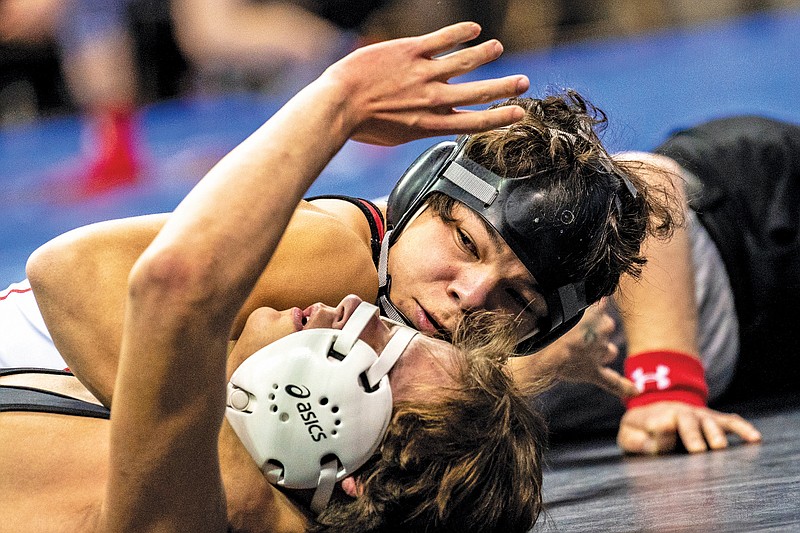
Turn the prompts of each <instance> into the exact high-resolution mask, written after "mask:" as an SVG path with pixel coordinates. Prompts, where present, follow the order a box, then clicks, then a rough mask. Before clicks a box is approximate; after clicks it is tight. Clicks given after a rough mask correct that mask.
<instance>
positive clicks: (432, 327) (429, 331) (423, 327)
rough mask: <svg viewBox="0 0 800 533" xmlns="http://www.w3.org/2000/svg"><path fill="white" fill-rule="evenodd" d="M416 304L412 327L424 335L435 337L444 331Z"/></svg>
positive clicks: (433, 318)
mask: <svg viewBox="0 0 800 533" xmlns="http://www.w3.org/2000/svg"><path fill="white" fill-rule="evenodd" d="M415 303H416V304H417V312H416V313H415V317H414V320H413V322H414V326H416V328H417V329H418V330H419V331H421V332H422V333H424V334H425V335H435V334H437V333H442V332H444V331H445V328H444V327H443V326H442V325H441V323H439V321H438V320H437V319H436V318H435V317H434V316H433V315H432V314H430V313H429V312H428V311H427V310H426V309H425V308H424V307H422V305H421V304H420V303H419V302H416V301H415Z"/></svg>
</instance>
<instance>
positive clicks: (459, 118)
mask: <svg viewBox="0 0 800 533" xmlns="http://www.w3.org/2000/svg"><path fill="white" fill-rule="evenodd" d="M524 116H525V110H524V109H522V108H521V107H519V106H502V107H498V108H496V109H487V110H483V111H469V110H458V109H454V110H451V112H450V113H449V114H443V115H433V116H432V117H430V122H429V123H427V122H426V121H425V120H424V119H423V120H422V122H421V123H422V125H424V126H425V127H426V129H427V130H429V131H431V132H435V131H437V130H438V131H440V132H442V134H447V133H449V134H457V135H458V134H462V133H474V132H476V131H487V130H493V129H496V128H501V127H503V126H508V125H509V124H512V123H514V122H517V121H518V120H520V119H522V117H524Z"/></svg>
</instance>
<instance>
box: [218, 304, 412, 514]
mask: <svg viewBox="0 0 800 533" xmlns="http://www.w3.org/2000/svg"><path fill="white" fill-rule="evenodd" d="M377 313H378V308H377V307H375V306H374V305H372V304H368V303H366V302H363V303H361V304H360V305H359V307H358V308H357V309H356V310H355V312H354V313H353V315H352V316H351V317H350V319H349V320H348V321H347V323H346V324H345V325H344V327H343V328H342V329H341V330H336V329H309V330H304V331H298V332H296V333H292V334H291V335H288V336H286V337H284V338H282V339H279V340H277V341H275V342H273V343H271V344H269V345H267V346H265V347H264V348H262V349H261V350H259V351H257V352H256V353H254V354H253V355H251V356H250V357H248V358H247V359H246V360H245V361H244V362H243V363H242V364H241V365H240V366H239V368H238V369H236V371H235V372H234V373H233V376H231V380H230V382H229V383H228V399H227V409H226V417H227V419H228V422H229V423H230V425H231V427H233V430H234V431H235V432H236V435H238V436H239V439H240V440H241V441H242V443H243V444H244V447H245V448H246V449H247V451H248V452H249V453H250V456H251V457H252V458H253V459H254V460H255V462H256V464H257V465H258V466H259V468H260V469H261V470H262V472H264V474H265V475H266V477H267V479H268V480H269V481H270V483H273V484H275V485H278V486H281V487H286V488H290V489H316V490H315V492H314V497H313V499H312V502H311V509H312V511H313V512H315V513H320V512H321V511H322V510H323V509H324V508H325V505H327V503H328V500H329V499H330V496H331V493H332V492H333V488H334V485H335V484H336V482H338V481H341V480H342V479H343V478H344V477H345V476H348V475H350V474H352V473H354V472H355V471H356V470H357V469H358V468H359V467H361V466H362V465H363V464H364V463H365V462H366V461H367V460H368V459H369V458H370V457H371V456H372V454H373V453H374V452H375V450H376V449H377V447H378V446H379V445H380V443H381V441H382V440H383V436H384V434H385V432H386V428H387V426H388V425H389V421H390V419H391V415H392V391H391V388H390V386H389V377H388V376H387V374H388V373H389V370H391V369H392V367H393V366H394V364H395V363H396V362H397V360H398V358H399V357H400V355H401V354H402V353H403V351H404V350H405V349H406V347H407V346H408V344H409V343H410V342H411V339H412V338H413V337H414V336H415V335H416V334H417V331H414V330H411V329H409V328H399V329H398V330H397V332H395V334H394V335H393V336H392V338H391V339H390V340H389V342H388V343H387V345H386V346H385V348H384V349H383V351H382V352H381V355H380V357H378V355H377V354H376V353H375V351H374V350H373V349H372V348H371V347H370V346H369V345H368V344H367V343H366V342H364V341H362V340H360V339H359V335H360V334H361V332H362V330H363V329H364V327H365V326H366V325H367V323H368V322H369V321H370V320H371V319H372V317H373V316H375V315H376V314H377Z"/></svg>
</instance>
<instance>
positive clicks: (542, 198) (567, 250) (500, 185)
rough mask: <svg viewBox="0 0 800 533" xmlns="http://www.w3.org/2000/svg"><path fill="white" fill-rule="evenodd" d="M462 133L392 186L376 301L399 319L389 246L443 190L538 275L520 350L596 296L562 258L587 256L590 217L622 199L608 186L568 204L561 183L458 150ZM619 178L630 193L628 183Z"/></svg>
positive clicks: (573, 319)
mask: <svg viewBox="0 0 800 533" xmlns="http://www.w3.org/2000/svg"><path fill="white" fill-rule="evenodd" d="M466 140H467V138H466V137H465V138H464V139H463V140H461V142H459V143H458V144H457V143H454V142H442V143H439V144H437V145H435V146H433V147H431V148H429V149H428V150H427V151H425V152H424V153H423V154H422V155H421V156H419V157H418V158H417V160H416V161H415V162H414V163H413V164H412V165H411V166H410V167H409V168H408V170H406V172H405V174H403V176H402V177H401V178H400V181H399V182H398V183H397V185H396V186H395V188H394V190H392V193H391V195H390V196H389V201H388V209H387V223H388V227H389V229H390V230H391V233H387V235H386V239H385V241H386V242H385V243H384V253H383V254H382V256H383V257H382V263H384V264H383V265H382V266H381V268H380V269H379V270H380V271H381V272H380V273H379V276H380V281H381V289H380V293H379V301H380V304H381V307H382V308H383V309H384V311H385V312H386V313H387V314H388V315H389V316H390V317H392V318H395V319H398V318H404V317H402V315H400V313H399V312H397V310H396V309H395V308H394V306H393V305H392V303H391V301H390V300H389V294H388V293H389V289H390V283H391V280H390V278H389V276H388V275H387V274H386V269H385V262H386V261H385V260H386V255H387V254H388V247H389V246H391V245H392V244H393V243H394V241H395V240H396V239H397V238H398V237H399V235H400V233H401V232H402V230H403V228H404V226H405V225H406V224H407V223H408V222H409V220H410V219H411V218H412V217H413V216H414V215H415V213H417V212H418V210H419V209H420V208H422V206H423V205H424V203H425V200H426V199H427V198H428V197H429V196H430V195H431V194H432V193H435V192H438V193H441V194H444V195H446V196H449V197H450V198H453V199H454V200H457V201H459V202H461V203H463V204H464V205H466V206H467V207H469V208H470V209H472V210H473V211H475V212H476V213H477V214H479V215H480V216H481V217H483V219H484V220H486V222H488V223H489V225H491V226H492V227H493V228H494V229H495V231H497V233H498V234H499V235H500V236H501V237H502V238H503V240H504V241H505V242H506V243H507V244H508V246H509V247H510V248H511V249H512V250H513V252H514V253H515V254H516V256H517V257H518V258H519V260H520V261H521V262H522V263H523V264H524V265H525V267H526V268H527V269H528V271H529V272H530V273H531V274H532V275H533V277H534V278H535V279H536V282H537V283H538V290H539V291H540V292H541V293H542V295H543V296H544V299H545V302H546V304H547V309H548V316H547V317H546V318H543V319H540V320H539V324H538V328H537V332H536V333H535V334H534V335H532V336H530V337H529V338H527V339H525V340H523V341H522V342H521V343H520V345H519V346H518V347H517V348H518V352H519V353H523V354H524V353H532V352H534V351H536V350H538V349H540V348H542V347H544V346H546V345H547V344H549V343H550V342H552V341H554V340H555V339H557V338H558V337H560V336H561V335H563V334H564V333H566V332H567V331H569V329H571V328H572V327H573V326H574V325H575V324H576V323H577V322H578V321H579V320H580V319H581V317H582V316H583V313H584V311H585V310H586V308H587V307H588V306H589V305H590V304H591V303H594V301H596V300H597V299H598V298H599V297H598V296H597V292H598V291H596V290H592V288H591V287H589V288H588V289H589V290H587V285H586V283H587V281H586V279H585V273H582V271H580V273H579V272H576V269H575V268H570V267H569V266H567V265H572V264H576V263H578V264H579V263H580V262H581V260H582V259H583V258H585V257H587V256H588V253H589V246H590V243H591V241H592V239H591V238H590V237H591V234H592V232H593V231H596V230H597V229H598V228H597V225H596V224H594V223H593V221H595V220H597V219H598V218H604V217H606V216H608V210H609V203H608V202H612V201H613V202H616V203H617V206H619V199H617V198H616V195H614V194H613V193H612V195H611V196H612V197H613V198H612V197H609V198H608V199H606V200H607V201H603V202H591V201H587V202H586V203H585V205H580V206H578V205H572V204H569V205H565V204H566V202H567V201H568V199H567V198H565V195H564V194H563V193H562V192H560V190H559V189H558V188H554V187H552V186H550V187H548V186H547V184H548V183H549V181H547V180H537V179H534V178H533V177H532V176H526V177H521V178H502V177H500V176H498V175H497V174H494V173H493V172H491V171H489V170H487V169H485V168H484V167H482V166H481V165H479V164H477V163H475V162H474V161H472V160H470V159H468V158H467V157H466V155H464V153H463V152H464V146H465V144H466ZM623 179H624V181H625V185H626V188H627V190H628V191H629V192H630V193H631V194H633V195H634V196H635V189H634V188H633V185H632V184H630V182H629V181H628V180H627V178H623ZM573 203H574V202H573ZM600 210H602V212H601V211H600ZM393 313H394V314H393ZM398 315H399V317H398Z"/></svg>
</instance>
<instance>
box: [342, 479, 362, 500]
mask: <svg viewBox="0 0 800 533" xmlns="http://www.w3.org/2000/svg"><path fill="white" fill-rule="evenodd" d="M342 490H343V491H344V493H345V494H347V495H348V496H350V497H351V498H354V499H355V498H358V497H359V496H361V495H362V494H364V487H363V486H362V485H361V484H360V483H359V482H358V481H356V478H354V477H353V476H347V477H346V478H344V479H343V480H342Z"/></svg>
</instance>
